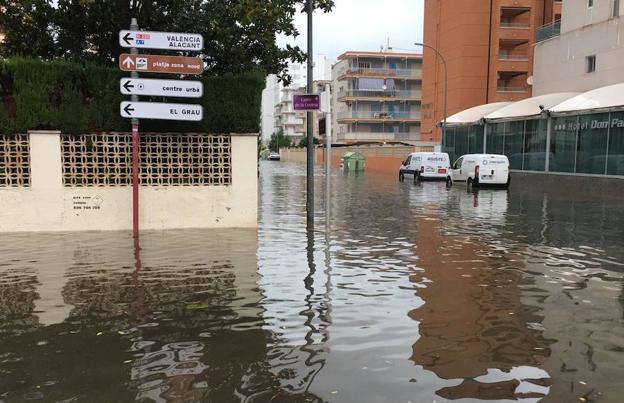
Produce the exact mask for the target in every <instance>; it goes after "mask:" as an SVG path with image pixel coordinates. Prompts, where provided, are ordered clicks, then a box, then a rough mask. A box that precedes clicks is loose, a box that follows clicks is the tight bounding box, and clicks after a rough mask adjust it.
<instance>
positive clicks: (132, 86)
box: [123, 80, 134, 92]
mask: <svg viewBox="0 0 624 403" xmlns="http://www.w3.org/2000/svg"><path fill="white" fill-rule="evenodd" d="M131 82H132V81H130V80H128V81H126V82H125V83H124V85H123V87H124V88H125V89H126V91H128V92H130V89H132V88H134V85H131V84H130V83H131Z"/></svg>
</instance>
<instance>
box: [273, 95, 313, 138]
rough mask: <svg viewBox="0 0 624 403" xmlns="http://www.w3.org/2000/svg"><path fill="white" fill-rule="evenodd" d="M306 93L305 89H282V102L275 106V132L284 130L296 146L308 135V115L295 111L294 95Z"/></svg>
mask: <svg viewBox="0 0 624 403" xmlns="http://www.w3.org/2000/svg"><path fill="white" fill-rule="evenodd" d="M305 93H306V91H305V88H293V87H285V88H282V90H281V97H280V100H279V102H278V103H277V104H276V105H275V132H277V131H279V130H283V131H284V135H286V136H288V137H290V138H291V139H292V140H293V141H294V142H295V145H296V144H297V143H299V141H301V139H302V138H303V137H305V135H306V114H305V112H297V111H295V110H294V108H293V95H295V94H305Z"/></svg>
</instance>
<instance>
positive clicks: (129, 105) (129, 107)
mask: <svg viewBox="0 0 624 403" xmlns="http://www.w3.org/2000/svg"><path fill="white" fill-rule="evenodd" d="M123 110H124V112H126V113H127V114H128V116H132V113H130V112H134V108H133V107H132V104H128V105H126V107H125V108H124V109H123Z"/></svg>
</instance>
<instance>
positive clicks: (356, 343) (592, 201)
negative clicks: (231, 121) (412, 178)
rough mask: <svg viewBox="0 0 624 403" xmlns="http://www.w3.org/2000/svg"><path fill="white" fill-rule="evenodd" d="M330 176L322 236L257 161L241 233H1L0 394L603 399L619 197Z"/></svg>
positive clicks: (616, 382) (617, 301) (298, 185)
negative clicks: (249, 213)
mask: <svg viewBox="0 0 624 403" xmlns="http://www.w3.org/2000/svg"><path fill="white" fill-rule="evenodd" d="M333 177H334V179H333V184H332V189H333V199H332V203H331V209H330V211H331V214H330V216H331V220H330V221H331V227H330V231H329V232H328V231H326V227H325V218H326V211H325V208H324V204H323V199H324V195H323V189H324V186H323V182H322V179H323V178H322V175H320V173H319V175H318V177H317V191H318V198H317V206H316V207H317V219H318V220H317V226H316V230H315V231H314V232H313V233H311V234H310V233H308V232H307V231H306V228H305V223H304V219H305V197H304V189H305V188H304V186H305V167H304V165H296V164H287V163H263V164H261V175H260V184H261V186H260V217H259V220H260V226H259V229H258V231H255V230H253V231H249V230H219V231H212V230H185V231H169V232H164V233H161V232H147V233H145V234H143V236H142V238H141V248H142V250H141V253H140V256H135V253H134V248H133V243H132V240H131V238H130V236H129V234H127V233H74V234H17V235H0V241H1V242H0V256H2V260H0V402H6V403H8V402H22V401H30V400H34V401H46V402H97V401H99V402H109V401H110V402H125V401H143V402H200V401H203V402H218V403H221V402H249V403H255V402H323V401H328V402H364V403H368V402H370V403H376V402H392V403H394V402H442V401H453V400H460V401H462V402H477V401H521V402H537V401H544V402H546V401H552V402H574V401H587V402H594V401H595V402H619V401H621V396H622V395H624V387H623V386H620V385H621V377H622V374H623V373H624V330H623V329H624V328H623V327H622V325H623V318H624V315H623V313H622V311H623V306H624V296H623V293H622V273H623V272H624V251H623V250H624V249H623V247H624V232H623V230H622V229H623V228H624V212H623V211H622V201H621V192H620V193H617V192H614V193H613V194H610V193H608V192H607V193H600V194H598V193H596V192H583V191H580V190H579V191H576V192H575V191H571V190H570V188H569V187H566V186H564V185H562V186H558V187H557V186H555V187H552V186H543V184H542V185H540V183H539V179H533V180H527V179H521V178H518V179H516V180H514V184H513V185H512V189H511V191H510V192H506V191H488V190H482V191H480V192H478V193H476V194H473V193H467V192H466V191H465V189H462V188H459V187H458V188H453V189H451V190H446V189H445V187H444V184H440V183H424V184H423V185H422V186H414V185H412V184H410V183H409V181H406V182H405V183H398V182H397V181H396V179H395V178H394V177H388V176H377V175H374V174H366V175H346V176H345V175H343V174H342V173H339V172H334V174H333ZM544 188H545V190H544Z"/></svg>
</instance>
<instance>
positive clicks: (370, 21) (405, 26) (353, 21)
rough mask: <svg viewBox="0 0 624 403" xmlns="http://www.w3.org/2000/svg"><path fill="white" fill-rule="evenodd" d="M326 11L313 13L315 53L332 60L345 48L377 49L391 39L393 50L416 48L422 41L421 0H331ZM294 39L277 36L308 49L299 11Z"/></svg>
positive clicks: (285, 41)
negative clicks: (298, 33) (296, 33)
mask: <svg viewBox="0 0 624 403" xmlns="http://www.w3.org/2000/svg"><path fill="white" fill-rule="evenodd" d="M334 1H335V3H336V6H335V8H334V10H333V11H332V12H331V13H329V14H324V13H321V12H316V13H315V14H314V32H313V36H314V53H315V54H322V55H326V56H328V57H331V58H333V59H335V58H336V57H337V56H338V55H340V54H341V53H343V52H345V51H347V50H369V51H376V50H379V47H380V46H381V45H384V46H385V44H386V41H387V40H388V38H390V46H392V47H393V48H394V49H395V50H418V51H420V50H421V49H416V48H415V47H414V45H413V44H414V42H420V41H422V35H423V14H424V5H423V1H424V0H381V1H380V0H334ZM295 25H296V27H297V29H298V30H299V32H300V34H301V35H300V36H298V37H297V39H294V38H292V37H285V36H280V37H278V39H277V42H278V44H279V45H280V46H284V44H286V43H290V44H293V45H299V46H300V47H301V48H302V49H303V50H304V51H305V49H306V48H307V35H306V33H307V18H306V15H305V14H298V15H297V16H296V18H295Z"/></svg>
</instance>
